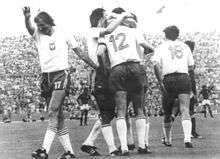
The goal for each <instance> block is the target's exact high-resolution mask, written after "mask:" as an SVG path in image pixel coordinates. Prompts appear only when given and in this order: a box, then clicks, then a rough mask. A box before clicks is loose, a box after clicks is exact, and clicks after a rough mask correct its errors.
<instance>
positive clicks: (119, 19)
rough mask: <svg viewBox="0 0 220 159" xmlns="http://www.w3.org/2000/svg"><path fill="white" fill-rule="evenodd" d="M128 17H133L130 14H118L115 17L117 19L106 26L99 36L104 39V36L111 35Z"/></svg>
mask: <svg viewBox="0 0 220 159" xmlns="http://www.w3.org/2000/svg"><path fill="white" fill-rule="evenodd" d="M128 17H133V16H132V15H131V14H130V13H127V12H125V13H122V14H119V15H117V18H116V19H115V20H113V21H112V22H111V23H110V24H109V25H108V26H107V28H105V29H103V30H102V31H101V32H100V36H101V37H104V36H105V35H107V34H111V33H112V32H113V31H114V30H115V29H116V28H117V27H118V26H119V25H120V24H121V22H122V21H123V20H124V19H125V18H128Z"/></svg>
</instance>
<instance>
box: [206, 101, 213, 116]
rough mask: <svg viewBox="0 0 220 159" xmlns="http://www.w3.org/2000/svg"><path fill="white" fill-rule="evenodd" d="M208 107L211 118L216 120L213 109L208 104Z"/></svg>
mask: <svg viewBox="0 0 220 159" xmlns="http://www.w3.org/2000/svg"><path fill="white" fill-rule="evenodd" d="M207 107H208V111H209V114H210V116H211V117H212V118H214V116H213V114H212V109H211V106H210V104H208V105H207Z"/></svg>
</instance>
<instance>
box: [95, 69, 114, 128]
mask: <svg viewBox="0 0 220 159" xmlns="http://www.w3.org/2000/svg"><path fill="white" fill-rule="evenodd" d="M94 97H95V99H96V102H97V104H98V107H99V111H100V115H99V116H100V118H101V121H102V124H109V123H110V122H111V120H112V119H113V118H114V117H115V115H116V114H115V102H114V96H113V94H112V93H111V92H110V91H109V87H108V77H107V76H106V75H105V74H104V73H103V72H102V71H100V70H99V69H97V70H96V77H95V90H94Z"/></svg>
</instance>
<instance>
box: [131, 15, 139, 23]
mask: <svg viewBox="0 0 220 159" xmlns="http://www.w3.org/2000/svg"><path fill="white" fill-rule="evenodd" d="M131 15H132V16H133V19H134V20H135V22H136V23H137V22H138V19H137V16H136V15H135V14H134V13H131Z"/></svg>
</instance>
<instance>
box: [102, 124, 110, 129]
mask: <svg viewBox="0 0 220 159" xmlns="http://www.w3.org/2000/svg"><path fill="white" fill-rule="evenodd" d="M107 126H111V125H110V124H104V125H102V126H101V127H102V128H104V127H107Z"/></svg>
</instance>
